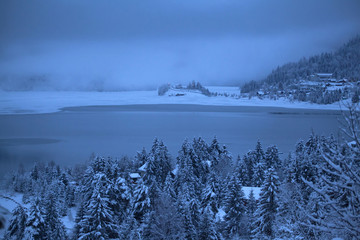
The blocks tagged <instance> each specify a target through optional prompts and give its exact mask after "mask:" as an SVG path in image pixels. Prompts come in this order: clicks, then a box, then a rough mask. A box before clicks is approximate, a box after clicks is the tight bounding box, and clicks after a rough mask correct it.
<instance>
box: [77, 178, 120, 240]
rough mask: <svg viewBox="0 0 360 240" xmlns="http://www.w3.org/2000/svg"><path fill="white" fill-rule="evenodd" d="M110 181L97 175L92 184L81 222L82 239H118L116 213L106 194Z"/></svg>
mask: <svg viewBox="0 0 360 240" xmlns="http://www.w3.org/2000/svg"><path fill="white" fill-rule="evenodd" d="M107 185H108V179H107V178H106V176H105V175H104V174H103V173H97V174H96V175H95V176H94V180H93V182H92V189H93V191H92V195H91V197H90V199H89V200H88V202H87V203H86V213H85V215H84V217H83V219H82V220H81V221H80V224H79V225H80V233H79V235H80V239H108V238H116V237H118V229H117V225H116V224H115V223H114V213H113V212H112V211H111V209H110V203H109V198H108V196H107V194H106V187H107Z"/></svg>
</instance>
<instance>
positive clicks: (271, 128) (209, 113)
mask: <svg viewBox="0 0 360 240" xmlns="http://www.w3.org/2000/svg"><path fill="white" fill-rule="evenodd" d="M338 119H341V113H340V112H339V111H330V110H327V111H326V110H305V109H285V108H274V107H244V106H242V107H235V106H234V107H231V106H226V107H221V106H200V105H130V106H103V107H101V106H100V107H99V106H98V107H74V108H65V109H64V110H63V111H61V112H57V113H50V114H19V115H0V126H1V131H0V168H1V170H0V171H5V170H6V169H8V168H9V167H11V168H13V167H16V166H17V165H18V164H19V163H20V162H22V163H24V164H25V166H28V165H30V164H32V163H33V162H34V161H37V160H39V161H50V160H54V161H56V162H58V163H60V164H62V165H69V164H75V163H80V162H84V161H86V160H87V159H88V158H89V156H90V155H91V153H95V154H99V155H103V156H113V157H121V156H123V155H128V156H131V157H132V156H135V154H136V151H138V150H141V149H142V148H143V147H145V148H146V149H147V150H148V149H149V148H150V147H151V145H152V141H153V139H154V137H155V136H156V137H158V138H160V139H162V140H163V141H164V143H165V145H166V146H167V147H168V149H169V150H170V152H171V154H172V155H173V156H176V153H177V151H178V150H179V149H180V146H181V144H182V142H183V141H184V139H185V138H189V139H192V138H193V137H199V136H201V137H203V138H204V139H206V140H207V141H208V142H210V141H211V140H212V138H213V137H214V136H217V138H218V140H219V142H220V143H222V144H226V145H227V146H228V149H229V150H230V152H231V153H232V154H233V156H237V154H241V155H242V154H244V153H246V152H247V151H248V150H249V149H253V148H254V146H255V144H256V141H257V140H258V139H259V140H260V141H261V142H262V144H263V147H264V148H266V147H267V146H269V145H272V144H275V145H277V146H278V147H279V149H280V151H281V152H283V153H284V154H287V153H288V152H289V151H290V150H294V146H295V144H296V142H297V141H298V140H299V139H304V140H306V139H307V138H308V136H309V135H310V134H311V132H312V131H314V132H315V133H316V134H323V135H326V136H328V135H329V134H330V133H333V134H336V135H337V134H338V132H339V131H338Z"/></svg>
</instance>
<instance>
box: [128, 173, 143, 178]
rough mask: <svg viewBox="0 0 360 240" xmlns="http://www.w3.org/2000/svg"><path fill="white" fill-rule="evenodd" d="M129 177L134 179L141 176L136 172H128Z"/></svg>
mask: <svg viewBox="0 0 360 240" xmlns="http://www.w3.org/2000/svg"><path fill="white" fill-rule="evenodd" d="M129 176H130V178H132V179H134V178H141V176H140V174H138V173H130V174H129Z"/></svg>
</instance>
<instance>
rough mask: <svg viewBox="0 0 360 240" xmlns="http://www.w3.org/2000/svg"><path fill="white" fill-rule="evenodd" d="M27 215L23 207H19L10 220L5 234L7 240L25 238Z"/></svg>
mask: <svg viewBox="0 0 360 240" xmlns="http://www.w3.org/2000/svg"><path fill="white" fill-rule="evenodd" d="M26 220H27V214H26V212H25V210H24V208H23V207H22V206H20V205H19V206H17V207H16V208H15V209H14V210H13V212H12V217H11V219H10V224H9V226H8V228H7V230H6V233H5V237H4V239H5V240H18V239H23V238H24V232H25V225H26Z"/></svg>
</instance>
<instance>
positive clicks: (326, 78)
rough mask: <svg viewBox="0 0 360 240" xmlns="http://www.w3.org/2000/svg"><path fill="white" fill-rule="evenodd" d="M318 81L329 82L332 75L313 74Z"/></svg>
mask: <svg viewBox="0 0 360 240" xmlns="http://www.w3.org/2000/svg"><path fill="white" fill-rule="evenodd" d="M315 76H316V78H317V80H318V81H329V80H330V79H332V77H333V74H332V73H316V74H315Z"/></svg>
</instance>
